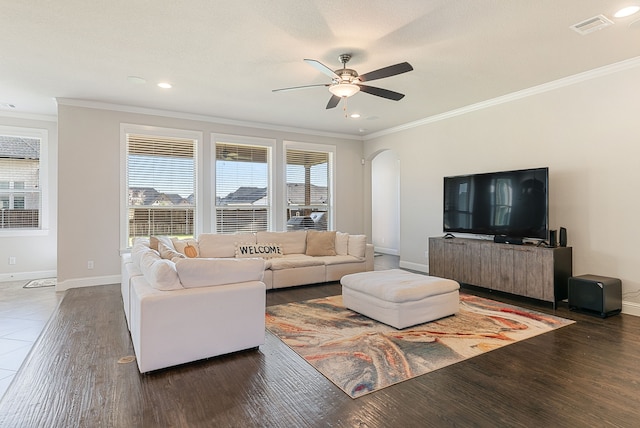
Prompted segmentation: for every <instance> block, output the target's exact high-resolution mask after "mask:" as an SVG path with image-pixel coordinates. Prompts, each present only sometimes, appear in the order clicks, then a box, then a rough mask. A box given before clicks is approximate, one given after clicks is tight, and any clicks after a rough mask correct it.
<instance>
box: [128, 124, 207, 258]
mask: <svg viewBox="0 0 640 428" xmlns="http://www.w3.org/2000/svg"><path fill="white" fill-rule="evenodd" d="M195 188H196V141H195V140H192V139H185V138H168V137H158V136H149V135H137V134H127V189H128V197H127V200H128V207H127V211H128V213H127V214H128V234H127V236H128V240H129V242H128V244H129V245H131V244H132V241H133V239H134V238H135V237H139V236H140V237H148V236H151V235H170V236H176V237H182V238H184V237H193V236H194V216H195V209H196V200H195V199H196V198H195Z"/></svg>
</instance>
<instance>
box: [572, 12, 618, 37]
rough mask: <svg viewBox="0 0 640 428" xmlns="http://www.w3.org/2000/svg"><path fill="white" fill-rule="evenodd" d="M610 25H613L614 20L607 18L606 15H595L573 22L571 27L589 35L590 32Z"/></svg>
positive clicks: (579, 32) (577, 31)
mask: <svg viewBox="0 0 640 428" xmlns="http://www.w3.org/2000/svg"><path fill="white" fill-rule="evenodd" d="M609 25H613V21H611V20H610V19H609V18H607V17H606V16H604V15H598V16H594V17H593V18H589V19H586V20H584V21H582V22H578V23H577V24H573V25H572V26H571V27H569V28H571V29H572V30H573V31H575V32H576V33H578V34H581V35H583V36H584V35H587V34H589V33H593V32H594V31H597V30H602V29H603V28H605V27H608V26H609Z"/></svg>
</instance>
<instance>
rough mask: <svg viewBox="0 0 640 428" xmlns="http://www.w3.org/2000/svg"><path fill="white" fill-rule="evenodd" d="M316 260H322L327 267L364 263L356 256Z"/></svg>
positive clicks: (322, 257)
mask: <svg viewBox="0 0 640 428" xmlns="http://www.w3.org/2000/svg"><path fill="white" fill-rule="evenodd" d="M316 258H317V259H319V260H322V262H323V263H324V264H325V265H327V266H331V265H341V264H345V263H363V260H362V259H361V258H358V257H354V256H320V257H316Z"/></svg>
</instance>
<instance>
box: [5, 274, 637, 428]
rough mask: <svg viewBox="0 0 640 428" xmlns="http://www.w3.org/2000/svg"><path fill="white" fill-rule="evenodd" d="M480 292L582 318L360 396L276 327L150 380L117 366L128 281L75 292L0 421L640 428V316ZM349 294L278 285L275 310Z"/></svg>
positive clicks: (126, 346) (10, 394) (271, 297)
mask: <svg viewBox="0 0 640 428" xmlns="http://www.w3.org/2000/svg"><path fill="white" fill-rule="evenodd" d="M470 291H471V292H473V293H475V294H480V295H487V296H488V297H490V298H495V299H496V300H501V301H506V302H510V303H515V304H518V305H520V306H527V307H533V308H535V309H538V310H541V311H544V312H548V313H555V314H557V315H559V316H563V317H565V318H571V319H574V320H576V321H577V323H576V324H573V325H570V326H568V327H564V328H561V329H559V330H555V331H553V332H550V333H547V334H544V335H541V336H538V337H534V338H532V339H529V340H525V341H523V342H519V343H516V344H513V345H510V346H507V347H504V348H501V349H498V350H495V351H492V352H489V353H486V354H483V355H481V356H479V357H475V358H472V359H470V360H466V361H464V362H461V363H458V364H454V365H452V366H449V367H446V368H444V369H440V370H437V371H435V372H432V373H429V374H427V375H424V376H420V377H418V378H415V379H412V380H410V381H406V382H403V383H401V384H398V385H394V386H391V387H389V388H386V389H383V390H380V391H378V392H375V393H372V394H369V395H366V396H364V397H361V398H358V399H355V400H354V399H351V398H350V397H348V396H347V395H346V394H344V393H343V392H342V391H340V390H339V389H338V388H337V387H335V386H334V385H333V384H332V383H331V382H330V381H328V380H327V379H326V378H324V377H323V376H322V375H321V374H319V373H318V372H317V371H315V370H314V369H313V368H312V367H311V366H310V365H308V364H307V363H306V362H305V361H303V360H302V359H301V358H299V357H298V356H297V355H296V354H295V353H294V352H293V351H291V350H290V349H289V348H288V347H287V346H286V345H284V344H283V343H282V342H280V341H279V340H278V339H277V338H275V337H274V336H273V335H271V334H270V333H267V336H266V343H265V344H264V345H263V346H261V347H260V348H259V349H258V350H251V351H246V352H239V353H236V354H232V355H227V356H222V357H218V358H212V359H209V360H204V361H199V362H196V363H192V364H187V365H183V366H179V367H175V368H172V369H167V370H162V371H158V372H154V373H151V374H147V375H140V374H139V373H138V370H137V367H136V364H135V362H133V363H128V364H127V363H125V364H119V363H118V360H119V359H121V358H122V357H126V356H129V355H133V349H132V345H131V340H130V337H129V333H128V331H127V328H126V325H125V320H124V314H123V312H122V301H121V297H120V292H119V285H108V286H99V287H88V288H82V289H73V290H69V291H68V292H67V293H66V296H65V297H64V300H63V301H62V303H61V304H60V306H59V308H58V309H57V310H56V312H55V313H54V315H53V317H52V319H51V320H50V322H49V324H48V326H47V327H46V329H45V331H44V333H43V335H42V336H41V337H40V339H39V340H38V341H37V343H36V344H35V346H34V348H33V350H32V352H31V354H30V355H29V357H28V358H27V360H26V361H25V364H24V366H23V367H22V369H21V370H20V371H19V372H18V374H17V375H16V376H15V379H14V382H13V383H12V385H11V386H10V387H9V389H8V390H7V393H6V395H5V397H4V399H3V400H2V401H1V402H0V427H12V428H13V427H414V426H415V427H431V426H433V427H447V426H458V427H466V426H480V427H482V426H487V427H495V426H509V427H532V426H536V427H579V426H610V427H632V426H637V424H638V421H640V361H639V359H638V356H639V355H640V318H638V317H633V316H628V315H624V314H623V315H617V316H614V317H611V318H607V319H604V320H603V319H600V318H596V317H593V316H589V315H584V314H580V313H576V312H570V311H569V310H568V309H567V308H566V305H565V306H564V307H563V306H562V305H561V306H560V308H558V309H557V310H556V311H553V310H552V308H551V307H550V305H548V304H539V303H536V302H533V303H532V302H531V301H525V300H520V299H519V300H511V299H509V298H505V297H504V296H502V295H495V294H492V295H489V294H488V293H485V292H481V291H478V290H475V289H474V290H470ZM339 293H340V285H339V284H337V283H333V284H328V285H320V286H310V287H299V288H292V289H285V290H273V291H270V292H269V293H268V295H267V302H268V305H274V304H281V303H286V302H290V301H300V300H306V299H309V298H316V297H323V296H329V295H336V294H339ZM241 309H242V308H238V310H241Z"/></svg>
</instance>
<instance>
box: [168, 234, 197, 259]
mask: <svg viewBox="0 0 640 428" xmlns="http://www.w3.org/2000/svg"><path fill="white" fill-rule="evenodd" d="M171 242H172V243H173V246H174V247H175V249H176V251H178V252H179V253H182V254H184V255H185V256H187V257H190V258H193V257H199V256H200V250H199V249H198V241H196V240H195V239H193V238H188V239H178V238H173V239H171ZM191 247H193V248H191Z"/></svg>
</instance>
